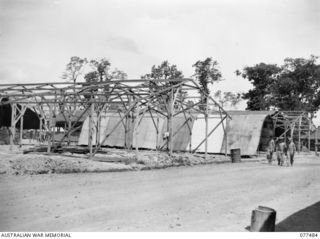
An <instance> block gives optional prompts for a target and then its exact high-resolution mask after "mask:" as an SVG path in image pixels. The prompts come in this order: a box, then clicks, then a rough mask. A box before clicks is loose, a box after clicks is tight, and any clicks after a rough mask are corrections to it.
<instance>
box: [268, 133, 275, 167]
mask: <svg viewBox="0 0 320 239" xmlns="http://www.w3.org/2000/svg"><path fill="white" fill-rule="evenodd" d="M275 151H276V144H275V142H274V140H273V138H271V139H270V141H269V144H268V152H267V158H268V161H269V163H272V155H273V152H275Z"/></svg>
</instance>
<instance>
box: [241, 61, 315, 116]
mask: <svg viewBox="0 0 320 239" xmlns="http://www.w3.org/2000/svg"><path fill="white" fill-rule="evenodd" d="M317 59H318V57H315V56H311V57H310V58H309V59H304V58H286V59H285V60H284V64H283V65H282V66H281V67H278V66H276V65H267V64H264V63H260V64H259V65H256V66H254V67H245V68H244V70H243V72H242V73H241V72H240V71H237V72H236V73H237V74H238V75H239V74H241V75H242V77H244V78H247V79H249V81H251V82H252V83H253V86H254V88H253V89H252V90H249V92H247V93H245V94H244V95H243V98H244V99H248V103H247V106H248V107H247V109H250V110H268V109H272V108H274V109H278V110H305V111H307V112H309V113H311V115H313V114H314V113H315V112H316V111H317V110H319V108H320V65H318V64H317Z"/></svg>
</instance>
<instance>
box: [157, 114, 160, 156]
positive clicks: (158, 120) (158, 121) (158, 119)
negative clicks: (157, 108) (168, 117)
mask: <svg viewBox="0 0 320 239" xmlns="http://www.w3.org/2000/svg"><path fill="white" fill-rule="evenodd" d="M159 123H160V118H159V113H157V138H156V150H157V151H159Z"/></svg>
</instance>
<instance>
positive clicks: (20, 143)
mask: <svg viewBox="0 0 320 239" xmlns="http://www.w3.org/2000/svg"><path fill="white" fill-rule="evenodd" d="M25 107H26V106H24V105H21V112H20V114H21V115H20V142H19V147H20V148H21V147H22V136H23V118H24V112H25Z"/></svg>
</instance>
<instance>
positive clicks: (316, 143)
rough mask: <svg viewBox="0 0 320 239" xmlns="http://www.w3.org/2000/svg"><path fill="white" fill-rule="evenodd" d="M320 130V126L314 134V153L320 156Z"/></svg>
mask: <svg viewBox="0 0 320 239" xmlns="http://www.w3.org/2000/svg"><path fill="white" fill-rule="evenodd" d="M318 128H319V126H318V127H317V128H316V131H315V133H314V137H315V140H314V142H315V145H314V151H315V154H316V155H318Z"/></svg>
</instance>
